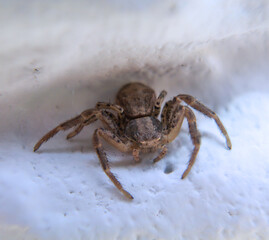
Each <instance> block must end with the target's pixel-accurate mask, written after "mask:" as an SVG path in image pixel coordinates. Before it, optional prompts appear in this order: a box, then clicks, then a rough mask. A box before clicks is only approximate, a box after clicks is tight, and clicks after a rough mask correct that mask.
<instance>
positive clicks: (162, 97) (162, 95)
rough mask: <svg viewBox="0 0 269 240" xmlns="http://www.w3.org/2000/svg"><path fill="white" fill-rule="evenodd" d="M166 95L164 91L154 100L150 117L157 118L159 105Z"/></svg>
mask: <svg viewBox="0 0 269 240" xmlns="http://www.w3.org/2000/svg"><path fill="white" fill-rule="evenodd" d="M166 95H167V92H166V91H165V90H162V91H161V93H160V95H159V97H158V98H157V99H156V102H155V106H154V110H153V112H152V115H153V116H154V117H156V118H157V117H158V116H159V114H160V111H161V105H162V103H163V100H164V98H165V96H166Z"/></svg>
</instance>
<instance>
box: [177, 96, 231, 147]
mask: <svg viewBox="0 0 269 240" xmlns="http://www.w3.org/2000/svg"><path fill="white" fill-rule="evenodd" d="M176 98H178V99H180V100H182V101H184V102H185V103H187V104H188V105H190V106H191V107H193V108H194V109H196V110H197V111H199V112H201V113H203V114H204V115H206V116H207V117H209V118H213V119H214V120H215V122H216V124H217V125H218V127H219V129H220V130H221V132H222V134H223V135H224V136H225V138H226V144H227V147H228V149H232V142H231V140H230V137H229V135H228V133H227V131H226V129H225V127H224V126H223V124H222V122H221V121H220V119H219V117H218V116H217V114H216V113H215V112H213V111H212V110H211V109H209V108H208V107H206V106H205V105H203V104H202V103H200V102H199V101H198V100H196V99H195V98H194V97H193V96H190V95H187V94H180V95H178V96H176Z"/></svg>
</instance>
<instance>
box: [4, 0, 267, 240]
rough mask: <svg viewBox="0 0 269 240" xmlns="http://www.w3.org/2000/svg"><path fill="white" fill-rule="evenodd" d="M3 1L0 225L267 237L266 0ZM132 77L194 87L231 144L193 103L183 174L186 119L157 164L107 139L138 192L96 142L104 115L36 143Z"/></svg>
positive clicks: (60, 233) (30, 232)
mask: <svg viewBox="0 0 269 240" xmlns="http://www.w3.org/2000/svg"><path fill="white" fill-rule="evenodd" d="M0 4H1V7H0V28H1V35H0V65H1V68H0V79H1V80H0V81H1V87H0V109H1V115H0V134H1V139H0V223H1V227H0V238H1V236H2V238H3V239H23V237H24V238H25V239H31V238H33V239H36V238H37V239H137V240H138V239H139V240H142V239H180V240H185V239H188V240H189V239H194V240H195V239H206V240H209V239H212V240H213V239H214V240H218V239H219V240H222V239H225V240H226V239H229V240H231V239H251V240H253V239H268V238H269V231H268V229H269V217H268V216H269V204H268V202H269V197H268V182H269V174H268V173H269V162H268V154H269V150H268V147H267V146H268V143H269V142H268V137H267V136H268V135H269V128H268V120H269V110H268V104H269V95H268V93H269V83H268V76H269V69H268V62H269V57H268V56H269V54H268V53H269V40H268V39H269V29H268V26H269V24H268V23H269V22H268V13H269V11H268V9H269V4H268V3H267V1H262V0H259V1H255V2H253V1H239V0H238V1H228V2H227V1H218V2H214V3H213V2H212V1H203V2H201V1H195V0H192V1H188V2H183V1H165V3H164V2H162V1H153V0H152V1H150V0H148V1H143V2H142V1H128V3H127V2H126V1H121V0H118V1H105V0H103V1H90V2H87V1H77V2H72V1H57V2H50V1H49V2H48V1H47V2H46V3H44V2H42V1H27V2H26V3H25V2H24V3H23V4H22V3H20V2H19V1H17V2H16V1H13V2H9V3H7V2H3V1H2V2H0ZM130 81H141V82H143V83H146V84H149V85H150V86H151V87H152V88H154V89H155V90H156V92H157V93H159V92H160V91H161V90H162V89H165V90H167V91H168V96H167V99H169V98H171V97H172V96H174V95H175V94H178V93H189V94H192V95H193V96H196V97H197V98H198V99H200V100H201V101H202V102H204V103H205V104H206V105H208V106H209V107H210V108H212V109H213V110H214V111H216V112H217V113H218V115H219V117H220V118H221V120H222V121H223V123H224V125H225V126H226V128H227V130H228V132H229V134H230V137H231V140H232V143H233V149H232V151H227V149H226V148H225V140H224V138H223V137H222V136H221V134H220V133H219V131H218V129H217V127H216V126H215V123H214V121H212V120H210V119H207V118H205V117H203V116H202V115H201V114H200V113H198V112H196V113H197V120H198V127H199V129H200V131H201V134H202V146H201V149H200V152H199V155H198V158H197V162H196V163H195V165H194V167H193V169H192V171H191V173H190V175H189V176H188V177H187V179H186V180H184V181H182V180H180V176H181V174H182V172H183V171H184V169H185V167H186V164H187V161H188V159H189V156H190V153H191V151H192V144H191V140H190V137H189V135H188V127H187V124H186V123H184V124H183V130H182V131H181V133H180V135H179V137H178V138H177V139H176V140H175V141H174V142H173V143H172V144H170V145H169V153H168V155H167V156H166V157H165V158H164V159H163V160H162V161H160V162H159V163H158V164H156V165H153V164H152V162H151V159H152V157H153V156H152V155H150V156H147V155H146V156H144V160H143V162H142V163H141V164H139V165H135V164H134V163H133V160H132V157H131V156H128V155H124V154H121V153H118V152H117V151H116V150H115V149H113V148H111V147H109V146H107V149H108V150H107V152H108V157H109V159H110V160H111V162H112V163H111V167H112V169H113V172H115V173H116V174H117V176H118V178H119V179H120V181H121V182H122V183H123V185H124V186H125V188H126V189H128V191H130V192H131V193H132V194H133V196H134V198H135V199H134V200H133V201H132V202H130V201H127V200H126V199H124V197H123V196H122V195H121V194H120V193H119V192H118V190H117V189H115V187H114V186H113V185H112V183H111V182H110V180H109V179H108V178H107V176H106V175H105V174H104V173H103V171H102V169H101V166H100V164H99V162H98V158H97V156H96V154H95V152H94V150H93V147H92V144H91V135H92V133H93V130H94V128H95V127H96V126H98V124H97V125H94V126H91V127H88V128H87V129H85V130H84V131H83V132H82V133H81V134H80V135H79V136H77V137H76V138H75V139H74V140H72V141H69V142H68V141H66V140H65V135H64V134H62V133H61V134H59V135H57V136H56V137H55V138H54V139H52V140H50V141H49V142H48V143H47V144H45V145H43V146H42V148H41V150H40V151H39V153H38V154H34V153H32V147H33V145H34V143H35V142H36V141H37V140H38V139H39V138H40V137H41V136H42V135H43V134H44V133H46V132H47V131H48V130H50V129H52V128H53V127H54V126H55V125H57V124H58V123H60V122H62V121H64V120H67V119H69V118H71V117H73V116H75V115H76V114H79V113H80V112H81V111H83V110H84V109H87V108H91V107H93V106H94V104H95V103H96V102H97V101H110V102H113V101H114V96H115V94H116V92H117V91H118V89H119V87H121V86H122V84H124V83H127V82H130ZM168 173H169V174H168ZM2 238H1V239H2Z"/></svg>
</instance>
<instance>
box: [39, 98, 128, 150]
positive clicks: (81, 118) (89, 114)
mask: <svg viewBox="0 0 269 240" xmlns="http://www.w3.org/2000/svg"><path fill="white" fill-rule="evenodd" d="M103 109H109V110H113V111H115V112H117V113H118V114H119V115H121V114H123V109H122V107H120V106H118V105H116V104H110V103H97V104H96V108H95V109H88V110H85V111H83V112H82V113H81V114H80V115H78V116H76V117H75V118H72V119H70V120H68V121H66V122H63V123H61V124H59V125H58V126H57V127H55V128H54V129H52V130H51V131H49V132H48V133H47V134H45V135H44V136H43V137H42V138H41V139H40V140H39V141H38V142H37V143H36V145H35V146H34V152H35V151H37V150H38V149H39V148H40V146H41V145H42V144H43V143H44V142H47V141H48V140H49V139H50V138H52V137H53V136H54V135H55V134H57V133H58V132H59V131H66V130H68V129H70V128H72V127H76V126H77V127H76V128H75V130H74V131H73V132H71V133H69V134H68V135H67V139H70V138H72V137H74V136H76V135H77V134H79V133H80V132H81V130H82V129H83V128H84V127H85V126H87V125H89V124H91V123H93V122H95V121H96V120H97V119H100V120H101V121H103V122H104V123H105V124H106V125H107V126H108V127H110V128H111V127H112V128H114V125H115V124H118V125H119V123H118V122H116V121H117V120H116V117H115V116H114V115H113V114H112V113H110V112H106V111H104V110H103ZM105 115H108V116H109V118H110V120H107V121H105V120H104V118H107V117H106V116H105Z"/></svg>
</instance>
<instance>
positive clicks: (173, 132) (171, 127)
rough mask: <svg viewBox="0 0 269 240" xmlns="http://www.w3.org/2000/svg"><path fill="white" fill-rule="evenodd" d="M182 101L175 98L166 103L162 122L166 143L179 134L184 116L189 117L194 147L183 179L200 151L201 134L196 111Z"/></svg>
mask: <svg viewBox="0 0 269 240" xmlns="http://www.w3.org/2000/svg"><path fill="white" fill-rule="evenodd" d="M180 102H181V100H180V99H178V98H174V99H173V100H170V101H168V102H167V103H166V104H165V106H164V108H163V111H162V124H163V131H164V134H165V136H166V139H165V140H166V143H169V142H172V141H173V140H174V139H175V138H176V137H177V136H178V134H179V132H180V129H181V127H182V123H183V120H184V118H187V121H188V125H189V132H190V135H191V140H192V143H193V145H194V149H193V152H192V155H191V158H190V160H189V163H188V167H187V169H186V170H185V171H184V173H183V175H182V177H181V178H182V179H183V178H185V177H186V176H187V175H188V173H189V172H190V170H191V168H192V166H193V164H194V162H195V159H196V157H197V154H198V151H199V149H200V144H201V135H200V133H199V131H198V129H197V126H196V118H195V115H194V113H193V112H192V110H191V109H190V108H189V107H187V106H182V105H181V104H180Z"/></svg>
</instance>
